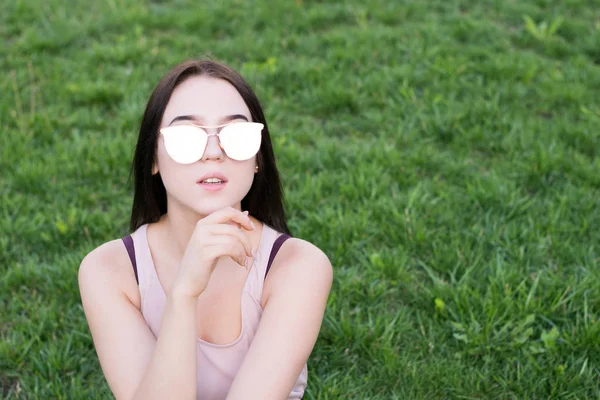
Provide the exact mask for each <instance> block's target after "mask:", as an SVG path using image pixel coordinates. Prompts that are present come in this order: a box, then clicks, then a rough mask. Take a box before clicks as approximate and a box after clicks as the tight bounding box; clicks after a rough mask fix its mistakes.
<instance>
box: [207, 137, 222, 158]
mask: <svg viewBox="0 0 600 400" xmlns="http://www.w3.org/2000/svg"><path fill="white" fill-rule="evenodd" d="M223 158H224V154H223V149H222V148H221V143H220V142H219V137H218V136H217V134H216V133H213V134H209V135H208V139H207V142H206V149H205V150H204V154H203V155H202V161H208V160H217V161H222V160H223Z"/></svg>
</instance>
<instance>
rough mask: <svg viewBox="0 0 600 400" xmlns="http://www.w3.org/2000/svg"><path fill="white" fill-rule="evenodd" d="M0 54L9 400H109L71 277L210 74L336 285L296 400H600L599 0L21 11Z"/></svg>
mask: <svg viewBox="0 0 600 400" xmlns="http://www.w3.org/2000/svg"><path fill="white" fill-rule="evenodd" d="M0 38H1V44H0V71H1V75H0V93H1V95H0V136H1V139H0V143H1V144H0V171H1V172H0V212H1V218H0V272H1V274H0V302H1V306H2V311H1V313H2V314H1V325H0V338H1V339H0V340H1V342H0V397H2V398H7V399H37V398H40V399H51V398H56V399H84V398H86V399H87V398H99V399H109V398H111V393H110V390H109V389H108V386H107V384H106V383H105V381H104V378H103V375H102V371H101V369H100V366H99V363H98V360H97V357H96V353H95V351H94V347H93V343H92V340H91V336H90V333H89V330H88V327H87V323H86V320H85V317H84V314H83V309H82V306H81V304H80V298H79V291H78V285H77V269H78V266H79V263H80V261H81V259H82V258H83V257H84V256H85V254H87V253H88V252H89V251H90V250H92V249H93V248H94V247H96V246H98V245H100V244H102V243H104V242H106V241H108V240H112V239H115V238H118V237H121V236H123V235H125V234H127V233H128V231H127V227H128V220H129V213H130V208H131V202H132V186H131V182H130V180H129V169H130V163H131V158H132V155H133V149H134V144H135V141H136V138H137V129H138V127H139V122H140V119H141V116H142V113H143V109H144V106H145V102H146V100H147V98H148V97H149V95H150V92H151V90H152V89H153V87H154V86H155V84H156V83H157V81H158V79H159V77H160V76H162V74H164V73H165V72H166V71H167V70H168V69H169V68H170V67H171V66H173V65H175V64H176V63H178V62H180V61H182V60H184V59H187V58H193V57H203V56H210V57H213V58H216V59H218V60H221V61H224V62H226V63H228V64H230V65H231V66H233V67H234V68H236V69H238V70H239V71H241V72H242V73H243V75H244V76H245V77H246V78H247V79H248V81H249V82H250V83H251V85H252V86H253V87H254V88H255V90H256V91H257V93H258V95H259V98H260V99H261V101H262V103H263V106H264V107H265V113H266V117H267V120H268V122H269V127H270V131H271V134H272V137H273V141H274V146H275V152H276V156H277V161H278V165H279V168H280V171H281V174H282V180H283V184H284V189H285V193H286V199H287V211H288V215H289V218H290V220H289V223H290V227H291V229H292V232H293V234H294V235H295V236H297V237H300V238H303V239H306V240H309V241H311V242H312V243H314V244H316V245H317V246H319V247H320V248H321V249H322V250H324V251H325V253H327V254H328V256H329V257H330V260H331V262H332V264H333V266H334V273H335V278H334V279H335V281H334V285H333V288H332V292H331V295H330V298H329V302H328V308H327V311H326V315H325V318H324V321H323V325H322V329H321V333H320V336H319V340H318V341H317V344H316V346H315V349H314V351H313V353H312V356H311V358H310V360H309V362H308V370H309V378H308V389H307V393H306V396H305V398H306V399H327V400H328V399H381V400H383V399H386V400H387V399H491V398H501V399H600V157H599V154H600V150H599V149H600V134H599V130H600V3H598V2H597V0H587V1H586V0H564V1H560V2H559V1H552V0H527V1H525V0H522V1H519V0H504V1H500V0H488V1H475V0H429V1H406V0H387V1H384V0H348V1H316V0H296V1H291V0H278V1H267V0H254V1H241V0H235V1H234V0H230V1H223V2H202V1H192V0H189V1H159V0H154V1H149V0H146V1H142V0H131V1H129V0H128V1H126V0H99V1H95V2H91V1H83V0H79V1H69V2H67V1H64V0H63V1H61V0H47V1H42V0H37V1H36V0H11V1H3V2H2V3H1V4H0Z"/></svg>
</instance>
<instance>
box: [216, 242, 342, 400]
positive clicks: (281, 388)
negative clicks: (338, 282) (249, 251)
mask: <svg viewBox="0 0 600 400" xmlns="http://www.w3.org/2000/svg"><path fill="white" fill-rule="evenodd" d="M332 280H333V271H332V267H331V264H330V262H329V259H328V258H327V256H326V255H325V254H324V253H323V252H321V250H319V249H318V248H317V247H315V246H313V245H312V244H310V243H308V242H305V241H303V240H299V239H290V240H288V241H286V242H285V243H284V244H283V245H282V247H281V249H280V251H279V253H278V255H277V257H276V259H275V261H274V263H273V266H272V268H271V271H270V272H269V275H268V279H267V282H268V285H269V290H268V292H266V294H267V295H268V297H267V298H266V304H265V307H264V310H263V314H262V317H261V321H260V325H259V327H258V330H257V332H256V335H255V337H254V339H253V341H252V344H251V346H250V349H249V350H248V354H247V355H246V358H245V359H244V362H243V363H242V366H241V367H240V370H239V371H238V373H237V375H236V377H235V379H234V381H233V384H232V386H231V389H230V391H229V394H228V396H227V400H238V399H245V400H254V399H256V400H258V399H287V398H288V396H289V394H290V392H291V391H292V388H293V387H294V384H295V383H296V380H297V379H298V376H300V373H301V372H302V368H303V367H304V364H305V363H306V361H307V360H308V357H309V356H310V353H311V352H312V349H313V347H314V345H315V343H316V341H317V337H318V335H319V330H320V328H321V323H322V320H323V314H324V312H325V306H326V304H327V298H328V296H329V291H330V290H331V284H332ZM267 282H265V291H266V290H267V288H266V285H267Z"/></svg>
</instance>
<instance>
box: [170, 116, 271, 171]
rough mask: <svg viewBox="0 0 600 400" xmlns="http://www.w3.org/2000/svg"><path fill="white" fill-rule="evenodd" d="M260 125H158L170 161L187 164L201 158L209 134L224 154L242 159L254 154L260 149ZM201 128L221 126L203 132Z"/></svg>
mask: <svg viewBox="0 0 600 400" xmlns="http://www.w3.org/2000/svg"><path fill="white" fill-rule="evenodd" d="M263 127H264V125H263V124H261V123H258V122H234V123H230V124H225V125H217V126H199V125H174V126H168V127H166V128H162V129H161V130H160V133H161V135H163V138H164V140H165V149H166V150H167V154H169V157H171V158H172V159H173V161H175V162H177V163H180V164H191V163H193V162H196V161H198V160H200V159H201V158H202V155H203V154H204V151H205V150H206V144H207V143H208V137H209V136H217V138H218V139H219V144H220V146H221V148H222V149H223V151H225V154H227V157H229V158H231V159H233V160H236V161H244V160H249V159H250V158H252V157H254V156H255V155H256V153H258V150H259V149H260V142H261V132H262V130H263ZM205 128H221V130H220V131H218V132H217V133H211V134H209V133H207V132H206V130H205Z"/></svg>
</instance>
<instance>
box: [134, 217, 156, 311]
mask: <svg viewBox="0 0 600 400" xmlns="http://www.w3.org/2000/svg"><path fill="white" fill-rule="evenodd" d="M147 229H148V224H144V225H142V226H140V227H139V228H138V229H137V230H136V231H135V232H133V233H132V234H131V238H132V242H133V248H134V258H135V261H136V268H137V275H138V286H139V289H140V296H141V298H142V302H143V301H144V298H145V297H146V293H147V291H148V290H149V289H150V288H151V287H152V286H153V285H154V280H155V279H158V278H157V277H156V271H155V270H154V268H153V265H154V263H153V261H152V254H151V253H150V247H148V238H147V236H146V231H147Z"/></svg>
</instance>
